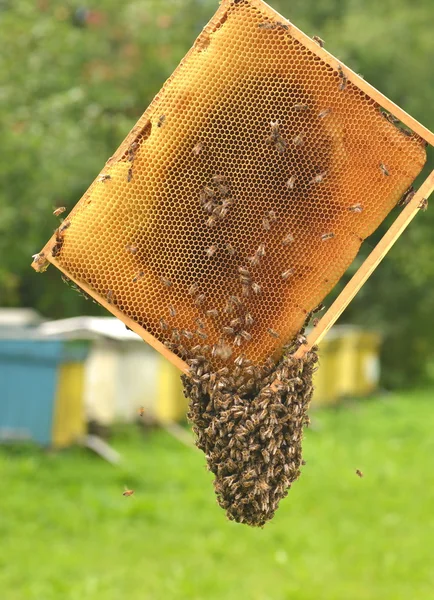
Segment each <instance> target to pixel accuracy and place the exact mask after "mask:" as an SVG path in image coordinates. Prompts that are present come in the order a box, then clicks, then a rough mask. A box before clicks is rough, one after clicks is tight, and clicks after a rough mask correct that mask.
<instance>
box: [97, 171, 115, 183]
mask: <svg viewBox="0 0 434 600" xmlns="http://www.w3.org/2000/svg"><path fill="white" fill-rule="evenodd" d="M111 178H112V176H111V175H107V174H106V173H101V175H99V176H98V181H102V182H103V183H104V181H109V180H110V179H111Z"/></svg>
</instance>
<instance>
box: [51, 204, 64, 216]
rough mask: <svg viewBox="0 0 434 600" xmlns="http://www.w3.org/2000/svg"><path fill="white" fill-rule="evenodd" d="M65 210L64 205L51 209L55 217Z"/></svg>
mask: <svg viewBox="0 0 434 600" xmlns="http://www.w3.org/2000/svg"><path fill="white" fill-rule="evenodd" d="M65 211H66V206H59V208H56V209H55V210H53V215H54V216H55V217H58V216H59V215H61V214H62V213H64V212H65Z"/></svg>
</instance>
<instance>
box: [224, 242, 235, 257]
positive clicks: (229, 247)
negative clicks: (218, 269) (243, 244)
mask: <svg viewBox="0 0 434 600" xmlns="http://www.w3.org/2000/svg"><path fill="white" fill-rule="evenodd" d="M226 250H227V251H228V254H229V256H235V254H236V253H237V251H236V250H235V248H234V247H233V246H232V244H226Z"/></svg>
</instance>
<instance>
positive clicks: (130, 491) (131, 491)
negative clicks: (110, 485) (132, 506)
mask: <svg viewBox="0 0 434 600" xmlns="http://www.w3.org/2000/svg"><path fill="white" fill-rule="evenodd" d="M133 494H134V490H129V489H128V488H127V486H125V491H124V492H122V496H132V495H133Z"/></svg>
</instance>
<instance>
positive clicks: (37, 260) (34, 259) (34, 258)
mask: <svg viewBox="0 0 434 600" xmlns="http://www.w3.org/2000/svg"><path fill="white" fill-rule="evenodd" d="M44 256H45V254H44V253H43V252H40V253H39V254H33V255H32V258H33V262H39V261H40V260H41V259H42V258H44ZM62 279H63V275H62Z"/></svg>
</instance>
